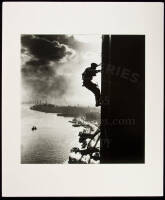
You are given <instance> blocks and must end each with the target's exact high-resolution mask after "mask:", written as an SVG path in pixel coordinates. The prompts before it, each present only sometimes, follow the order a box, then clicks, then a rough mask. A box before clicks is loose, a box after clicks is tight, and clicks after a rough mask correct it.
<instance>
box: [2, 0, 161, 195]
mask: <svg viewBox="0 0 165 200" xmlns="http://www.w3.org/2000/svg"><path fill="white" fill-rule="evenodd" d="M21 34H142V35H145V38H146V41H145V42H146V62H145V72H146V77H145V78H146V88H145V89H146V93H145V97H146V98H145V122H146V124H145V137H146V139H145V140H146V144H145V158H146V159H145V164H102V165H60V164H54V165H53V164H50V165H49V164H44V165H42V164H41V165H40V164H37V165H33V164H30V165H26V164H24V165H21V164H20V35H21ZM2 42H3V49H2V51H3V57H2V59H3V63H2V81H3V82H2V84H3V85H2V90H3V91H2V125H3V126H2V167H3V174H2V175H3V176H2V195H3V196H8V197H9V196H161V195H163V4H162V3H139V2H138V3H105V2H97V3H96V2H95V3H89V2H88V3H87V2H86V3H85V2H83V3H82V2H77V3H76V2H74V3H73V2H69V3H66V2H65V3H64V2H58V3H57V2H54V3H51V2H47V3H46V2H44V3H41V2H40V3H39V2H38V3H37V2H27V3H25V2H5V3H3V40H2Z"/></svg>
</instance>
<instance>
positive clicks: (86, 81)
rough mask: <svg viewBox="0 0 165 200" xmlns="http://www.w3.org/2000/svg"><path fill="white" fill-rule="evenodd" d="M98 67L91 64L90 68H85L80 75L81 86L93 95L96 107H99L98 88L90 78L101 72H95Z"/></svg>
mask: <svg viewBox="0 0 165 200" xmlns="http://www.w3.org/2000/svg"><path fill="white" fill-rule="evenodd" d="M98 66H99V65H97V64H96V63H91V67H88V68H86V69H85V71H84V72H83V74H82V79H83V86H84V87H86V88H87V89H88V90H90V91H91V92H93V93H94V95H95V99H96V106H100V105H101V101H100V89H99V88H98V86H97V84H95V83H93V82H92V78H93V76H96V74H97V73H98V72H101V70H96V68H97V67H98Z"/></svg>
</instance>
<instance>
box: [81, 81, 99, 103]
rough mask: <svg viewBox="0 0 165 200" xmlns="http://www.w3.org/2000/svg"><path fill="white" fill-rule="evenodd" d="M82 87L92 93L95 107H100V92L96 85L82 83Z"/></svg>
mask: <svg viewBox="0 0 165 200" xmlns="http://www.w3.org/2000/svg"><path fill="white" fill-rule="evenodd" d="M84 86H85V87H86V88H87V89H88V90H90V91H91V92H93V93H94V95H95V99H96V106H99V105H100V90H99V88H98V87H97V85H96V84H95V83H92V82H86V83H84Z"/></svg>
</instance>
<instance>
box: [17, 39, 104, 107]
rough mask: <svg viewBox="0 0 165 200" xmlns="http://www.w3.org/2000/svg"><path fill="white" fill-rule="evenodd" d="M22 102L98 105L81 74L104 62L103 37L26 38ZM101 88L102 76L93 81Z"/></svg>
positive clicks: (22, 48)
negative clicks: (83, 85) (95, 64)
mask: <svg viewBox="0 0 165 200" xmlns="http://www.w3.org/2000/svg"><path fill="white" fill-rule="evenodd" d="M21 62H22V65H21V73H22V101H23V102H25V101H35V100H42V101H45V100H47V101H48V102H49V103H53V104H58V105H78V104H79V105H85V106H88V105H89V106H94V105H95V98H94V95H93V94H92V93H91V92H90V91H88V90H87V89H86V88H84V87H82V79H81V74H82V73H83V71H84V70H85V68H86V67H89V66H90V63H92V62H96V63H98V64H99V63H101V35H22V37H21ZM93 81H94V82H96V83H98V85H99V87H100V86H101V85H100V84H101V74H100V73H99V74H98V75H97V77H95V78H94V79H93Z"/></svg>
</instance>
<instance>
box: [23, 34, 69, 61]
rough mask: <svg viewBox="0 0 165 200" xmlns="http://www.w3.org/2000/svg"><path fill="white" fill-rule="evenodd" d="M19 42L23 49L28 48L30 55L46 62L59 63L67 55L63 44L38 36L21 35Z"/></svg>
mask: <svg viewBox="0 0 165 200" xmlns="http://www.w3.org/2000/svg"><path fill="white" fill-rule="evenodd" d="M21 42H22V45H23V46H24V47H27V48H28V50H29V53H30V54H31V55H33V56H34V57H35V58H37V59H40V60H44V61H47V62H49V61H59V60H60V59H62V58H63V57H64V56H65V55H66V54H67V53H68V50H67V48H66V46H65V45H64V44H61V43H59V42H58V41H49V40H47V39H45V38H41V37H38V36H30V35H23V36H22V40H21Z"/></svg>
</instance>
